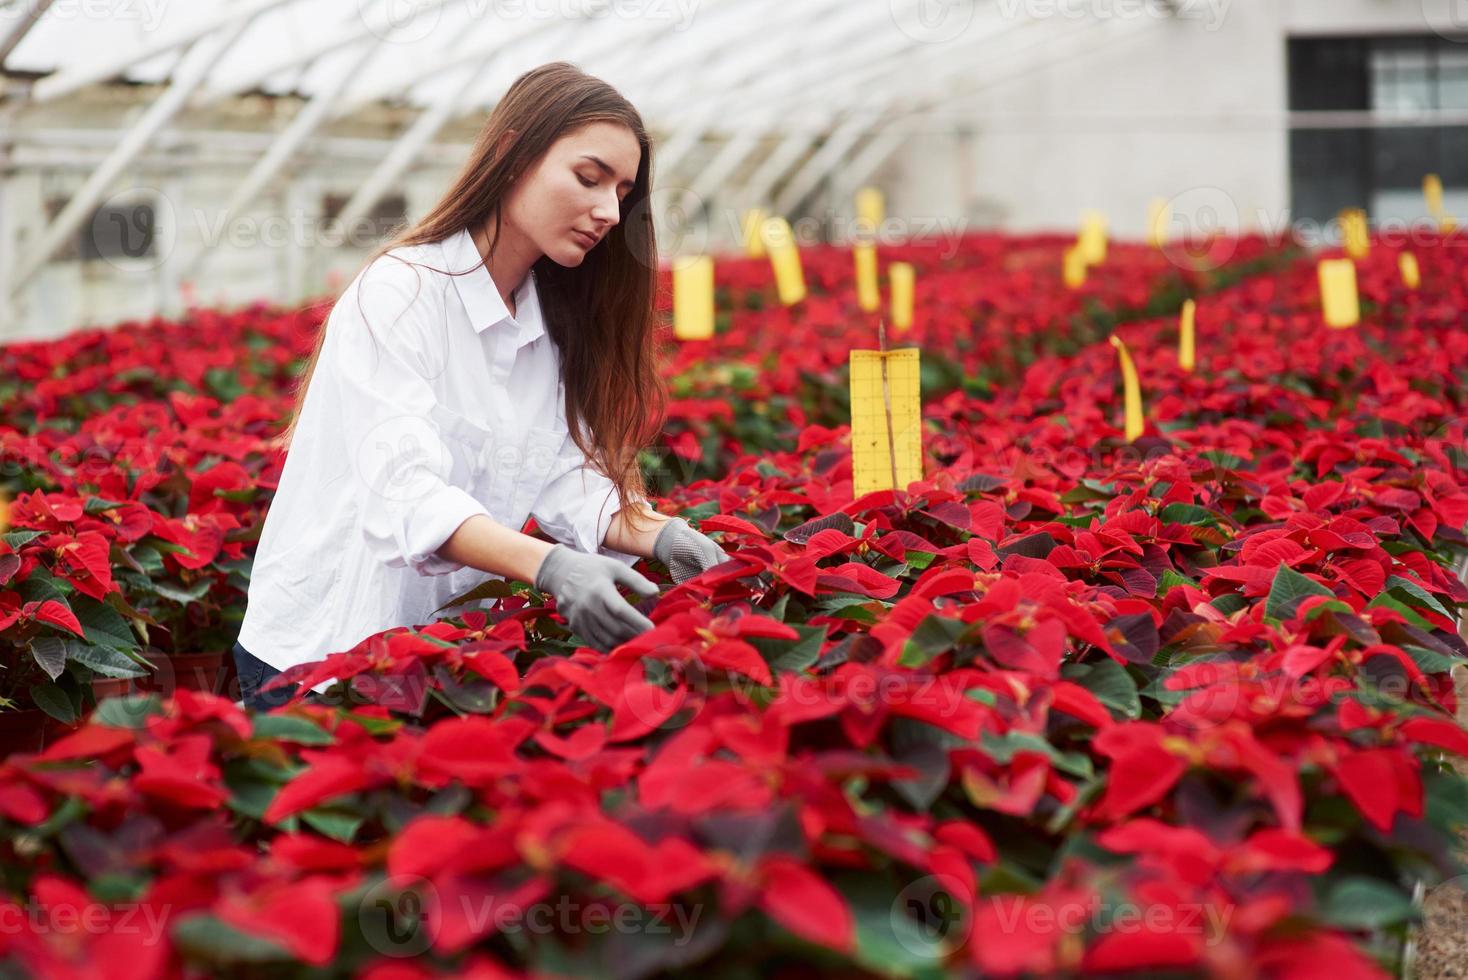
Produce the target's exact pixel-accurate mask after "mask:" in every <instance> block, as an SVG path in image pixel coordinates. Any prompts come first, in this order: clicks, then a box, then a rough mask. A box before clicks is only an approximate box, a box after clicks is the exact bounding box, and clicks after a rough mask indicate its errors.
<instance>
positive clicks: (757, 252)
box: [739, 208, 769, 259]
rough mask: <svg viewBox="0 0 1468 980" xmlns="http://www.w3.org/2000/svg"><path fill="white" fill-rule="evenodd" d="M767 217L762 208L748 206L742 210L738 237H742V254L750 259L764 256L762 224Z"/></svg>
mask: <svg viewBox="0 0 1468 980" xmlns="http://www.w3.org/2000/svg"><path fill="white" fill-rule="evenodd" d="M768 217H769V215H767V214H766V213H765V212H764V209H763V208H750V209H749V210H748V211H746V212H744V220H743V221H742V222H741V223H740V225H739V234H740V237H742V238H743V239H744V254H745V255H748V256H749V257H750V258H752V259H762V258H764V257H765V239H764V226H765V219H766V218H768Z"/></svg>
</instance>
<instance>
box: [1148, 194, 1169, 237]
mask: <svg viewBox="0 0 1468 980" xmlns="http://www.w3.org/2000/svg"><path fill="white" fill-rule="evenodd" d="M1147 244H1149V245H1151V246H1152V247H1153V248H1161V247H1162V246H1164V245H1166V244H1167V201H1165V200H1163V199H1162V198H1160V197H1154V198H1153V199H1152V204H1151V207H1150V208H1148V211H1147Z"/></svg>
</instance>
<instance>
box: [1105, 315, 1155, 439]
mask: <svg viewBox="0 0 1468 980" xmlns="http://www.w3.org/2000/svg"><path fill="white" fill-rule="evenodd" d="M1111 346H1112V347H1115V348H1116V354H1117V357H1118V358H1120V359H1121V385H1122V394H1123V396H1124V399H1125V402H1126V441H1127V442H1136V441H1137V440H1138V439H1139V438H1141V436H1142V433H1143V432H1145V431H1146V429H1147V425H1146V422H1145V421H1144V420H1143V418H1142V385H1141V382H1139V381H1138V380H1137V366H1136V365H1135V364H1134V363H1132V354H1131V351H1129V350H1127V348H1126V344H1125V343H1123V342H1122V339H1121V338H1120V337H1118V336H1116V335H1115V334H1112V335H1111Z"/></svg>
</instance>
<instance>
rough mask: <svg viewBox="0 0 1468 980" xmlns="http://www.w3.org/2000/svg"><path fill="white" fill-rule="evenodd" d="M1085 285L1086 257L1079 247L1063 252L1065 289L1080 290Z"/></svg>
mask: <svg viewBox="0 0 1468 980" xmlns="http://www.w3.org/2000/svg"><path fill="white" fill-rule="evenodd" d="M1085 284H1086V257H1085V255H1084V254H1082V252H1081V247H1080V246H1079V245H1072V246H1071V247H1070V248H1068V249H1066V250H1065V287H1066V288H1067V289H1080V288H1081V287H1082V286H1084V285H1085Z"/></svg>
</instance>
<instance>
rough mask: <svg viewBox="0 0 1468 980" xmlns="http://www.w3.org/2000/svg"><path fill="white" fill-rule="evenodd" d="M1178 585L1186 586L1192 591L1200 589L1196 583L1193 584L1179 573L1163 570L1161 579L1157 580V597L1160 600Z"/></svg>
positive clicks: (1169, 569)
mask: <svg viewBox="0 0 1468 980" xmlns="http://www.w3.org/2000/svg"><path fill="white" fill-rule="evenodd" d="M1179 585H1186V586H1188V587H1190V588H1194V589H1199V588H1202V586H1200V585H1199V584H1198V583H1197V582H1194V581H1193V580H1192V579H1190V578H1188V577H1187V576H1186V575H1183V574H1182V573H1181V572H1177V571H1174V570H1173V569H1171V568H1168V569H1164V570H1163V572H1162V577H1161V578H1160V579H1158V580H1157V596H1158V597H1159V598H1161V597H1162V596H1165V595H1167V593H1169V592H1171V591H1172V590H1173V589H1175V588H1177V587H1178V586H1179Z"/></svg>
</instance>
